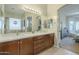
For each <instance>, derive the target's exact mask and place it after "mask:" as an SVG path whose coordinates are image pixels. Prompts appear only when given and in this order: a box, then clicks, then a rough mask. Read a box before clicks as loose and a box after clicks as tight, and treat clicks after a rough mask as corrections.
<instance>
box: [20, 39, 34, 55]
mask: <svg viewBox="0 0 79 59" xmlns="http://www.w3.org/2000/svg"><path fill="white" fill-rule="evenodd" d="M20 54H21V55H31V54H33V39H32V38H27V39H22V40H20Z"/></svg>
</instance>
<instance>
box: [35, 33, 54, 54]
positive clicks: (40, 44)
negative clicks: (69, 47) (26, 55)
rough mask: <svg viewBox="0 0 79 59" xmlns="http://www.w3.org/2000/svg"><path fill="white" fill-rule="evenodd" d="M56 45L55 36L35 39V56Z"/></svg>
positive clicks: (43, 36) (50, 35)
mask: <svg viewBox="0 0 79 59" xmlns="http://www.w3.org/2000/svg"><path fill="white" fill-rule="evenodd" d="M53 44H54V34H46V35H41V36H36V37H34V54H38V53H40V52H42V51H44V50H45V49H48V48H50V47H52V46H53Z"/></svg>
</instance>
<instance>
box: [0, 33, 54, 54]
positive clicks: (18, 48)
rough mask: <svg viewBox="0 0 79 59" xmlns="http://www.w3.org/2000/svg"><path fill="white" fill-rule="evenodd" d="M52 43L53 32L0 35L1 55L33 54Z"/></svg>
mask: <svg viewBox="0 0 79 59" xmlns="http://www.w3.org/2000/svg"><path fill="white" fill-rule="evenodd" d="M53 45H54V33H50V32H47V33H21V34H19V35H15V34H13V33H9V34H4V35H0V54H1V55H35V54H38V53H40V52H42V51H44V50H46V49H48V48H50V47H52V46H53Z"/></svg>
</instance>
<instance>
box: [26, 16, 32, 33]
mask: <svg viewBox="0 0 79 59" xmlns="http://www.w3.org/2000/svg"><path fill="white" fill-rule="evenodd" d="M26 29H27V32H31V31H32V16H28V17H27V20H26Z"/></svg>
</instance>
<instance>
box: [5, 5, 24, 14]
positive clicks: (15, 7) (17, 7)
mask: <svg viewBox="0 0 79 59" xmlns="http://www.w3.org/2000/svg"><path fill="white" fill-rule="evenodd" d="M5 11H7V12H12V13H18V14H23V13H24V10H23V9H21V6H20V5H19V4H6V5H5Z"/></svg>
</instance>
